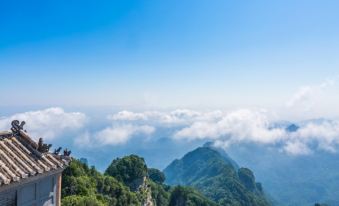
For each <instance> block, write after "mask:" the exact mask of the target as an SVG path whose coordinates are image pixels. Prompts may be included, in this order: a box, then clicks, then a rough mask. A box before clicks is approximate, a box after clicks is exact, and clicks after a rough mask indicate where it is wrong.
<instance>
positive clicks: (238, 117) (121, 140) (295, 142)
mask: <svg viewBox="0 0 339 206" xmlns="http://www.w3.org/2000/svg"><path fill="white" fill-rule="evenodd" d="M14 119H18V120H20V121H22V120H24V121H26V122H27V125H26V126H25V128H26V129H27V130H28V132H29V133H30V134H31V135H32V137H33V138H35V139H37V138H39V137H43V138H45V139H47V140H52V139H53V138H56V137H58V136H61V135H63V134H65V133H66V132H70V131H76V133H73V134H75V136H77V137H76V138H74V143H75V145H79V146H86V147H88V146H89V147H92V146H105V145H106V146H107V145H108V146H112V145H122V144H126V143H127V142H129V141H130V140H131V139H133V138H136V137H138V138H142V139H144V140H146V141H148V140H152V139H153V138H155V137H156V135H157V134H158V133H156V131H157V130H159V131H164V130H165V131H167V132H166V134H169V135H168V136H167V137H168V138H172V139H173V140H176V141H195V140H203V141H213V142H214V143H215V145H216V146H219V147H223V148H227V147H229V146H231V145H234V144H242V143H253V144H262V145H267V146H272V147H276V148H278V149H279V151H282V152H285V153H288V154H290V155H307V154H311V153H313V152H315V151H317V150H321V151H326V152H332V153H333V152H337V149H338V148H339V121H338V120H312V121H304V122H300V123H299V124H298V126H299V129H298V130H297V131H294V132H289V131H287V130H286V126H287V125H288V124H286V123H284V124H280V123H279V122H277V121H276V120H275V119H272V115H271V114H270V113H269V112H267V111H266V110H258V109H256V110H253V109H252V110H250V109H239V110H235V111H227V112H226V111H219V110H217V111H205V112H202V111H194V110H187V109H181V110H174V111H167V112H166V111H145V112H132V111H121V112H118V113H115V114H112V115H109V116H108V117H107V122H108V123H107V125H102V127H101V128H100V127H99V128H96V129H91V127H84V126H85V125H86V123H87V122H88V119H89V118H88V117H87V116H86V115H85V114H83V113H79V112H66V111H64V110H63V109H62V108H59V107H56V108H48V109H44V110H38V111H30V112H25V113H18V114H14V115H12V116H8V117H1V118H0V130H8V129H9V128H10V123H11V121H12V120H14Z"/></svg>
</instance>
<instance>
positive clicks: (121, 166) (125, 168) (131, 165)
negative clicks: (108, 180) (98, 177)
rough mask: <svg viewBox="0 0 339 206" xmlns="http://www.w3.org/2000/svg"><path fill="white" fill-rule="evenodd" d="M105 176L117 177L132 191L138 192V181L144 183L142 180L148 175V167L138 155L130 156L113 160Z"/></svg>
mask: <svg viewBox="0 0 339 206" xmlns="http://www.w3.org/2000/svg"><path fill="white" fill-rule="evenodd" d="M105 175H109V176H112V177H115V178H116V179H117V180H118V181H122V182H124V183H125V184H126V185H128V186H129V187H130V188H131V189H132V190H136V189H137V188H136V185H138V181H142V178H144V177H145V176H146V175H147V166H146V164H145V161H144V159H143V158H141V157H138V156H137V155H130V156H126V157H123V158H121V159H120V158H117V159H115V160H113V161H112V163H111V164H110V165H109V166H108V168H107V169H106V171H105Z"/></svg>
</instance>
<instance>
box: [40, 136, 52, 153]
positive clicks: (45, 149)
mask: <svg viewBox="0 0 339 206" xmlns="http://www.w3.org/2000/svg"><path fill="white" fill-rule="evenodd" d="M51 147H52V144H44V140H43V139H42V138H39V142H38V148H37V150H38V151H39V152H41V153H46V152H49V149H50V148H51Z"/></svg>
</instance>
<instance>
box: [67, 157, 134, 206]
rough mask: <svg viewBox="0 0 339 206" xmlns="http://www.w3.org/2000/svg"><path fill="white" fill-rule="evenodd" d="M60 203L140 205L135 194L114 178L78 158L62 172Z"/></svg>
mask: <svg viewBox="0 0 339 206" xmlns="http://www.w3.org/2000/svg"><path fill="white" fill-rule="evenodd" d="M62 197H63V200H62V203H63V204H62V205H66V206H67V205H74V206H76V205H87V204H88V205H93V206H94V205H114V206H115V205H116V206H125V205H140V201H139V200H138V198H137V195H136V194H134V193H132V192H130V190H129V188H128V187H126V186H125V185H123V183H121V182H119V181H117V180H116V179H115V178H113V177H110V176H105V175H102V174H101V173H99V172H98V171H96V170H95V168H93V167H92V168H89V167H88V166H87V165H85V164H83V163H81V162H80V161H78V160H73V161H72V162H71V164H70V165H69V167H67V168H66V169H65V171H64V173H63V178H62Z"/></svg>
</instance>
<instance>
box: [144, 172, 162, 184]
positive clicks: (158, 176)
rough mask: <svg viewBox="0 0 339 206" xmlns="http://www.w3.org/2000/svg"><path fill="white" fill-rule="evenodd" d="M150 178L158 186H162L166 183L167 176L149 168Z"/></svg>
mask: <svg viewBox="0 0 339 206" xmlns="http://www.w3.org/2000/svg"><path fill="white" fill-rule="evenodd" d="M148 177H149V178H150V179H151V180H152V181H153V182H156V183H158V184H162V183H164V181H165V174H164V173H163V172H161V171H160V170H158V169H154V168H149V169H148Z"/></svg>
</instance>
